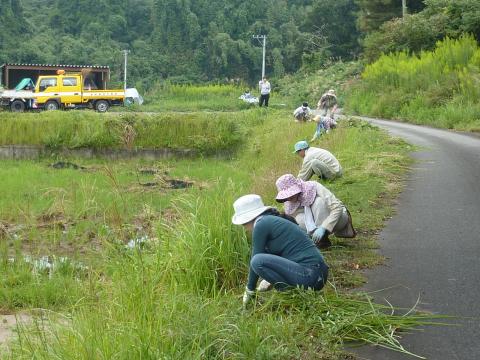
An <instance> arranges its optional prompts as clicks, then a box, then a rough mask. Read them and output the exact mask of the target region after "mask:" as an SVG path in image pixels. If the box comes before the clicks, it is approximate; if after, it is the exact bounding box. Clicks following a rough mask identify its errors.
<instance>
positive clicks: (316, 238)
mask: <svg viewBox="0 0 480 360" xmlns="http://www.w3.org/2000/svg"><path fill="white" fill-rule="evenodd" d="M326 231H327V230H326V229H325V228H323V227H321V226H320V227H318V228H316V229H315V231H314V232H313V234H312V240H313V242H314V243H315V244H317V243H318V242H320V240H322V238H323V237H324V236H325V233H326Z"/></svg>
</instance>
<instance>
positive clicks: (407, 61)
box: [346, 35, 480, 132]
mask: <svg viewBox="0 0 480 360" xmlns="http://www.w3.org/2000/svg"><path fill="white" fill-rule="evenodd" d="M479 99H480V48H479V46H478V44H477V42H476V41H475V39H474V38H473V37H471V36H467V35H466V36H463V37H461V38H460V39H458V40H451V39H448V38H447V39H446V40H444V41H441V42H438V43H437V47H436V49H435V50H434V51H431V52H430V51H425V52H421V53H420V54H418V55H411V54H407V53H404V52H402V53H396V54H389V55H383V56H382V57H380V59H379V60H377V61H376V62H375V63H373V64H370V65H367V66H366V68H365V70H364V72H363V73H362V77H361V80H360V81H358V82H357V84H356V85H354V86H352V87H351V88H350V90H349V92H348V94H347V96H346V110H347V111H348V112H349V113H355V114H358V115H368V116H373V117H382V118H387V119H397V120H402V121H407V122H411V123H414V124H421V125H429V126H434V127H439V128H446V129H455V130H466V131H476V132H478V131H480V100H479Z"/></svg>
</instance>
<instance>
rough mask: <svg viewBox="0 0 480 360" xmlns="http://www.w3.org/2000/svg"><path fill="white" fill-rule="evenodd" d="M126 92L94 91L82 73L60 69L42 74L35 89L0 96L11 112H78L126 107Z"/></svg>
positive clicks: (7, 91) (9, 91)
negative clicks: (78, 110)
mask: <svg viewBox="0 0 480 360" xmlns="http://www.w3.org/2000/svg"><path fill="white" fill-rule="evenodd" d="M124 101H125V91H124V90H123V89H120V90H97V89H92V86H91V84H90V83H88V82H84V77H83V76H82V74H81V73H65V71H64V70H58V71H57V74H56V75H42V76H40V77H39V78H38V80H37V83H36V84H35V88H34V89H33V90H28V89H27V90H21V91H17V90H5V91H4V92H2V93H0V103H1V104H2V105H3V106H6V107H9V108H10V109H11V110H12V111H17V112H23V111H25V110H28V109H44V110H58V109H79V108H90V109H95V110H97V111H98V112H105V111H107V110H108V109H109V107H110V106H112V105H123V104H124Z"/></svg>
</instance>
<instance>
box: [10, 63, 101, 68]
mask: <svg viewBox="0 0 480 360" xmlns="http://www.w3.org/2000/svg"><path fill="white" fill-rule="evenodd" d="M4 66H37V67H66V68H93V69H109V68H110V67H109V66H101V65H68V64H27V63H5V64H3V65H2V66H1V67H4Z"/></svg>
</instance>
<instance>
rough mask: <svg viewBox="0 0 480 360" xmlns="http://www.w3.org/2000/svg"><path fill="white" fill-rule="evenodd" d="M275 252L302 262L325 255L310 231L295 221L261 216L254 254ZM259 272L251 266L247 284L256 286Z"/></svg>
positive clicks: (316, 260) (319, 259) (311, 262)
mask: <svg viewBox="0 0 480 360" xmlns="http://www.w3.org/2000/svg"><path fill="white" fill-rule="evenodd" d="M262 253H266V254H272V255H277V256H281V257H283V258H285V259H288V260H291V261H294V262H296V263H297V264H301V265H315V264H320V263H323V262H324V260H323V256H322V254H320V251H319V250H318V249H317V248H316V246H315V245H314V244H313V242H312V240H311V239H310V238H309V237H308V235H307V233H306V232H305V231H303V230H302V229H301V228H300V227H299V226H298V225H296V224H294V223H293V222H291V221H289V220H286V219H284V218H281V217H279V216H274V215H265V216H262V217H261V218H260V219H258V220H257V221H256V223H255V225H254V227H253V233H252V258H253V256H255V255H256V254H262ZM257 281H258V275H257V273H255V271H253V269H252V267H251V266H250V271H249V274H248V283H247V288H248V289H249V290H255V286H256V285H257Z"/></svg>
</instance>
